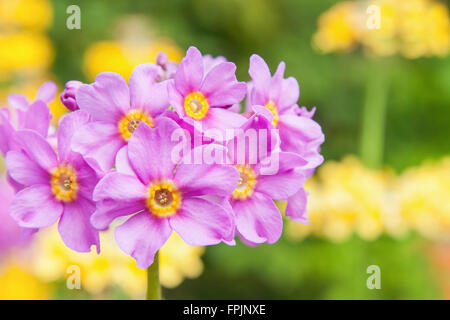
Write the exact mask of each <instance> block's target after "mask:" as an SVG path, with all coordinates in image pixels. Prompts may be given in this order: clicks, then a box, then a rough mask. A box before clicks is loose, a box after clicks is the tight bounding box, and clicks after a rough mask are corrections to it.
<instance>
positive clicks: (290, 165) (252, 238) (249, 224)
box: [228, 108, 307, 244]
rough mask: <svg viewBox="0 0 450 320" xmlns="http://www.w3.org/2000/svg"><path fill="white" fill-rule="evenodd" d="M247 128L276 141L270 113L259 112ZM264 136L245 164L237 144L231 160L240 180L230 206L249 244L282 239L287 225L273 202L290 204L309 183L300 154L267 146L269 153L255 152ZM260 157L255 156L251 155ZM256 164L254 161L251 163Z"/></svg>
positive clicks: (248, 152) (248, 151) (248, 148)
mask: <svg viewBox="0 0 450 320" xmlns="http://www.w3.org/2000/svg"><path fill="white" fill-rule="evenodd" d="M256 110H257V111H260V112H257V113H255V114H254V115H253V116H252V117H250V118H249V119H248V120H247V122H246V123H245V125H244V128H246V129H247V130H248V129H254V130H257V131H260V130H265V131H264V132H267V135H268V137H264V140H266V141H274V139H272V138H271V135H272V134H273V130H271V129H273V125H272V121H273V118H272V117H271V115H270V114H269V115H267V112H265V111H264V110H261V108H256ZM260 139H261V136H259V137H258V140H257V143H256V144H254V145H246V146H245V151H244V154H245V156H244V157H241V158H242V159H244V161H243V162H242V161H238V157H239V155H240V154H239V153H238V152H233V150H238V149H237V148H236V143H234V144H235V145H234V146H233V147H231V148H230V145H228V156H229V157H230V158H231V159H232V162H233V163H235V167H236V168H237V170H238V171H239V174H240V179H239V183H238V185H237V186H236V188H235V190H234V191H233V194H232V195H231V199H230V204H231V207H232V208H233V212H234V215H235V220H236V232H237V234H239V235H240V237H241V238H242V239H243V240H244V242H246V243H248V244H259V243H264V242H267V243H274V242H276V241H278V239H279V238H280V236H281V232H282V228H283V221H282V216H281V213H280V211H279V210H278V208H277V206H276V205H275V203H274V201H273V200H287V199H289V197H291V196H293V195H295V194H296V193H297V192H299V190H300V189H301V188H302V186H303V183H304V181H305V179H306V178H305V174H304V170H305V169H304V167H305V165H306V163H307V161H305V160H304V159H303V158H302V157H300V156H299V155H298V154H295V153H292V152H282V151H279V150H277V149H276V148H275V147H276V145H273V144H267V146H269V147H268V148H267V150H263V151H264V152H261V150H252V149H255V148H256V147H258V146H260V145H261V143H260V141H259V140H260ZM252 153H253V154H257V155H258V156H256V157H255V156H252V155H251V154H252ZM251 160H253V161H251Z"/></svg>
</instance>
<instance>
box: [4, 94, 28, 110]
mask: <svg viewBox="0 0 450 320" xmlns="http://www.w3.org/2000/svg"><path fill="white" fill-rule="evenodd" d="M8 105H10V106H11V107H13V108H14V109H15V110H20V111H26V110H27V109H28V106H29V102H28V100H27V98H26V97H25V96H24V95H22V94H10V95H9V96H8Z"/></svg>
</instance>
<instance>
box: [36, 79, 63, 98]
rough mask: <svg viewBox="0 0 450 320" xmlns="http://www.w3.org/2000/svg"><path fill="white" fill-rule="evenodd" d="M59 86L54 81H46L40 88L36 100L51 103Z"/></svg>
mask: <svg viewBox="0 0 450 320" xmlns="http://www.w3.org/2000/svg"><path fill="white" fill-rule="evenodd" d="M57 91H58V86H57V85H56V83H54V82H53V81H47V82H44V83H43V84H42V85H41V87H40V88H39V90H38V93H37V95H36V100H41V101H43V102H45V103H50V102H52V101H53V100H54V99H55V96H56V92H57Z"/></svg>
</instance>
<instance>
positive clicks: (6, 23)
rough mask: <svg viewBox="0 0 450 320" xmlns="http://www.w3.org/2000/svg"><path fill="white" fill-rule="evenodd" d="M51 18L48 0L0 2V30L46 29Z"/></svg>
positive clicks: (10, 0) (50, 7)
mask: <svg viewBox="0 0 450 320" xmlns="http://www.w3.org/2000/svg"><path fill="white" fill-rule="evenodd" d="M52 18H53V9H52V6H51V4H50V1H49V0H7V1H6V0H5V1H1V2H0V30H2V29H6V30H17V29H31V30H35V31H38V30H40V31H42V30H45V29H47V28H48V27H49V26H50V24H51V21H52Z"/></svg>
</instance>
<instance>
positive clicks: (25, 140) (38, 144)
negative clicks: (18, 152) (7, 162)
mask: <svg viewBox="0 0 450 320" xmlns="http://www.w3.org/2000/svg"><path fill="white" fill-rule="evenodd" d="M14 138H15V140H16V141H17V142H18V143H19V144H20V146H21V147H22V149H23V150H24V151H25V153H26V154H27V155H28V157H29V158H30V159H32V160H33V161H35V162H36V163H37V164H38V165H39V166H40V167H41V168H43V169H45V170H47V171H50V170H51V169H53V168H55V167H57V165H58V159H57V157H56V153H55V151H54V150H53V148H52V147H51V146H50V144H49V143H48V142H47V141H46V140H45V138H44V137H42V136H41V135H39V134H38V133H37V132H35V131H32V130H28V129H25V130H19V131H17V132H16V134H15V135H14Z"/></svg>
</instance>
